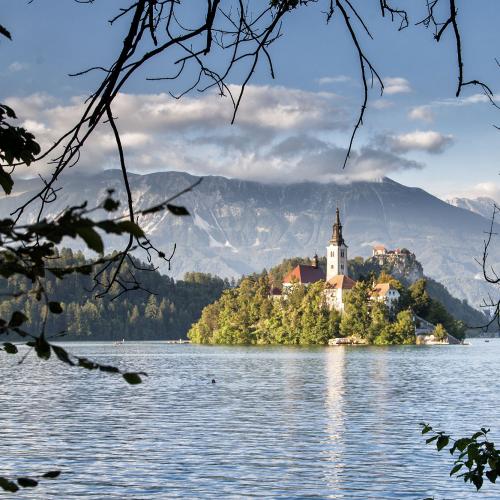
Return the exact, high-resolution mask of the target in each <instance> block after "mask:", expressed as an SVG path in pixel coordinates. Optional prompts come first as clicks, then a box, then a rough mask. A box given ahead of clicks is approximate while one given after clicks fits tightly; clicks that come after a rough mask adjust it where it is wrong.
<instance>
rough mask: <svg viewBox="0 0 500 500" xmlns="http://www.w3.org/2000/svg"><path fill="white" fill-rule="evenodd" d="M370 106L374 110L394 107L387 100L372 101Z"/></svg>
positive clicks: (392, 103) (391, 102)
mask: <svg viewBox="0 0 500 500" xmlns="http://www.w3.org/2000/svg"><path fill="white" fill-rule="evenodd" d="M371 106H372V107H373V108H375V109H388V108H392V107H393V106H394V102H393V101H389V100H387V99H377V100H376V101H373V104H372V105H371Z"/></svg>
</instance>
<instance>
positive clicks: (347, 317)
mask: <svg viewBox="0 0 500 500" xmlns="http://www.w3.org/2000/svg"><path fill="white" fill-rule="evenodd" d="M370 292H371V287H370V285H369V284H368V283H365V282H363V281H358V282H357V283H356V285H355V286H354V287H353V289H352V290H351V291H350V293H348V294H347V297H346V299H345V302H344V314H343V315H342V321H341V322H340V333H341V335H342V337H352V338H360V339H364V340H367V341H368V342H371V341H372V338H371V335H370V333H371V329H370V326H371V316H370Z"/></svg>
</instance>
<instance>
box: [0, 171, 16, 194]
mask: <svg viewBox="0 0 500 500" xmlns="http://www.w3.org/2000/svg"><path fill="white" fill-rule="evenodd" d="M0 186H2V188H3V190H4V191H5V194H10V193H11V192H12V187H13V186H14V181H13V180H12V176H11V175H10V174H8V173H7V172H6V171H5V170H4V169H3V168H2V166H1V165H0Z"/></svg>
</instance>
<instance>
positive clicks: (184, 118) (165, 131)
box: [6, 86, 422, 182]
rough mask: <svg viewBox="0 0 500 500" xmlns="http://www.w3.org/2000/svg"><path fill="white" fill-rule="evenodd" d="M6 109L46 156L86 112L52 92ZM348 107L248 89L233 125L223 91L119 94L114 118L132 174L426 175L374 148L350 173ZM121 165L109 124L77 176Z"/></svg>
mask: <svg viewBox="0 0 500 500" xmlns="http://www.w3.org/2000/svg"><path fill="white" fill-rule="evenodd" d="M233 90H237V88H233ZM6 102H7V104H9V105H11V106H12V107H13V108H14V109H15V110H16V112H17V114H18V116H19V117H20V120H23V122H22V123H23V125H24V126H25V127H26V128H27V129H28V130H31V131H33V133H35V136H36V138H37V140H38V141H39V142H40V143H41V144H42V146H43V148H46V147H48V146H50V145H52V144H53V143H54V141H55V140H56V139H58V138H59V137H60V136H61V135H62V134H63V133H65V132H66V131H67V130H69V129H70V128H71V127H72V126H73V125H74V124H75V121H76V120H77V118H78V116H79V115H80V113H81V112H82V109H83V106H84V98H83V97H74V98H72V99H71V100H69V101H68V102H60V101H58V100H57V99H55V98H54V97H52V96H49V95H46V94H34V95H32V96H28V97H25V98H9V99H7V100H6ZM345 105H346V104H345V101H344V100H342V99H340V98H339V97H338V96H336V95H335V94H333V93H330V92H307V91H303V90H299V89H290V88H286V87H270V86H249V87H248V88H247V89H246V91H245V95H244V99H243V102H242V107H241V109H240V110H239V113H238V116H237V119H236V122H235V124H234V125H230V120H231V112H232V107H231V105H230V102H229V100H228V99H221V98H220V97H218V96H217V95H216V94H215V93H214V94H203V95H201V96H199V97H188V96H186V97H184V98H182V99H180V100H176V99H173V98H172V97H170V96H169V95H167V94H120V95H118V96H117V98H116V100H115V102H114V103H113V115H114V116H115V117H117V121H116V123H117V126H118V128H119V130H120V133H121V138H122V142H123V145H124V149H125V157H126V161H127V163H128V165H129V168H130V170H131V171H133V172H138V173H145V172H152V171H159V170H183V171H188V172H191V173H193V174H200V175H205V174H215V175H224V176H229V177H238V178H243V179H252V180H261V181H267V182H295V181H302V180H317V181H320V182H326V181H337V182H351V181H356V180H373V179H380V178H381V177H384V176H386V175H390V174H391V173H393V172H396V171H400V170H406V169H414V168H421V167H422V165H421V164H419V163H417V162H412V161H409V160H408V159H405V158H402V157H400V156H399V155H398V154H397V153H396V152H394V151H392V152H391V151H384V150H383V148H380V147H378V146H377V145H374V146H372V147H365V148H361V149H360V150H359V151H353V152H352V155H351V158H350V161H349V164H348V166H347V168H346V169H345V170H342V164H343V160H344V157H345V154H346V150H345V148H344V147H339V146H338V145H336V144H335V143H334V142H332V139H331V137H332V132H335V131H338V132H340V133H341V134H343V133H347V134H349V133H350V131H351V126H352V123H351V121H350V118H351V117H350V113H349V109H346V108H345ZM327 137H328V139H326V138H327ZM53 156H56V153H54V155H53ZM117 166H118V158H117V152H116V147H115V143H114V137H113V134H112V132H111V130H110V128H109V125H107V124H101V125H100V126H99V129H98V130H96V133H95V134H93V135H92V137H91V139H89V141H88V142H87V143H86V144H85V146H84V149H83V151H82V156H81V160H80V162H79V164H78V166H77V167H76V168H75V169H72V171H79V172H82V171H83V172H88V173H91V172H95V171H99V170H102V169H105V168H117ZM36 168H37V170H36V171H35V169H34V167H33V166H32V167H30V168H29V170H28V172H27V174H26V172H24V174H25V175H30V176H33V175H35V174H36V173H45V174H46V173H48V172H50V171H51V168H52V167H51V166H50V165H46V166H45V167H41V168H40V167H39V166H37V167H36Z"/></svg>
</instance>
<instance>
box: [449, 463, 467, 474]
mask: <svg viewBox="0 0 500 500" xmlns="http://www.w3.org/2000/svg"><path fill="white" fill-rule="evenodd" d="M463 465H464V464H457V465H455V467H453V469H451V472H450V476H453V474H456V473H457V472H458V471H459V470H460V469H461V468H462V467H463Z"/></svg>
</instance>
